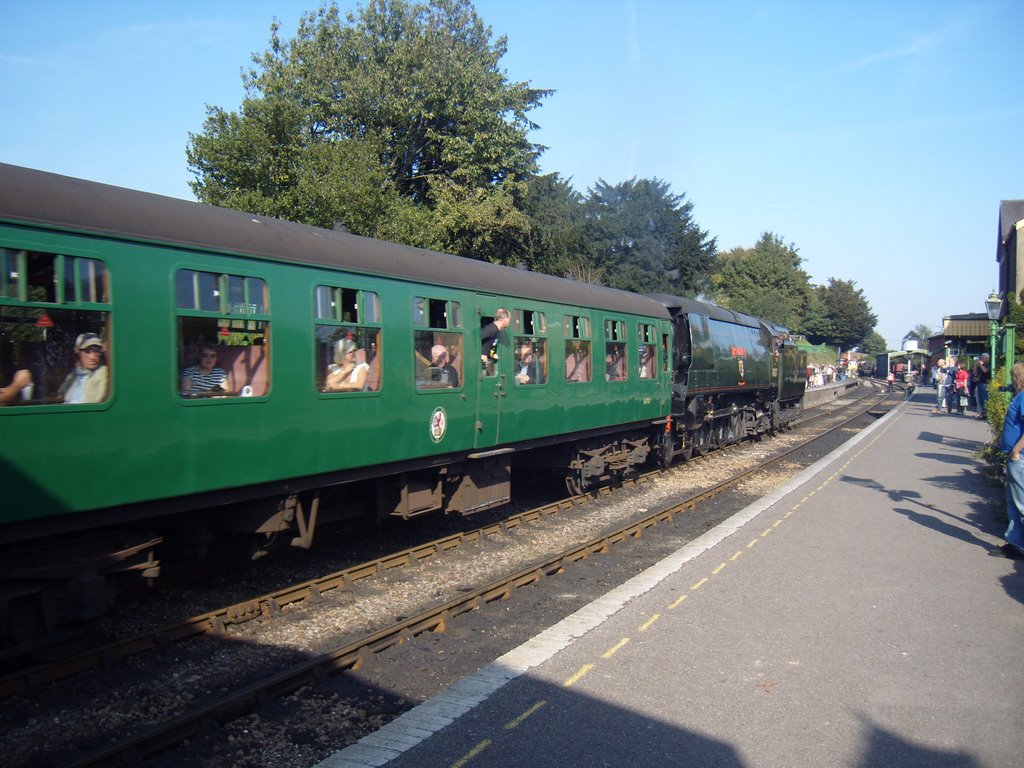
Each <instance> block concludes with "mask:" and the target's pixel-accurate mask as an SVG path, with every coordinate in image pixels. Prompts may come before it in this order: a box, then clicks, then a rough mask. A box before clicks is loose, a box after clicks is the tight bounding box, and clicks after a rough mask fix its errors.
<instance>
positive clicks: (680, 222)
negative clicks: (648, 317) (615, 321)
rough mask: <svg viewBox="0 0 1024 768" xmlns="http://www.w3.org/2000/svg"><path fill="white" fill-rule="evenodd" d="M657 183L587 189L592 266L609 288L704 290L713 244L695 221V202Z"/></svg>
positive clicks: (602, 184) (599, 185) (645, 181)
mask: <svg viewBox="0 0 1024 768" xmlns="http://www.w3.org/2000/svg"><path fill="white" fill-rule="evenodd" d="M685 197H686V196H685V195H675V194H672V192H671V191H670V188H669V185H668V184H667V183H666V182H663V181H661V180H659V179H640V180H639V181H638V180H637V179H636V178H633V179H630V180H629V181H625V182H622V183H620V184H616V185H611V184H608V183H607V182H605V181H604V180H603V179H599V180H598V182H597V184H596V185H595V186H594V187H593V188H592V189H590V190H589V194H588V197H587V200H586V205H585V207H586V217H587V218H586V233H587V238H588V240H589V241H590V243H591V248H592V252H591V253H592V256H591V258H592V260H593V261H592V266H593V268H594V269H595V270H597V271H598V273H599V274H600V275H601V279H602V281H603V282H604V283H605V284H606V285H609V286H611V287H613V288H621V289H623V290H628V291H637V292H640V293H651V292H667V293H674V294H690V295H693V294H696V293H698V292H700V291H702V290H703V289H704V288H705V286H706V279H707V274H708V272H709V271H710V267H711V264H712V262H713V260H714V255H715V239H714V238H708V233H707V232H706V231H703V230H701V229H700V228H699V227H698V226H697V224H696V223H695V222H694V220H693V203H692V202H687V201H685Z"/></svg>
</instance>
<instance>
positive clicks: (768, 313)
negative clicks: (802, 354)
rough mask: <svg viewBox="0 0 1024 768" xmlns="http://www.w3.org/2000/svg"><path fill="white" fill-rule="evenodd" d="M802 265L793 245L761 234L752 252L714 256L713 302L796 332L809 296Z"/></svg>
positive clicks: (745, 250) (810, 293) (809, 285)
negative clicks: (715, 257)
mask: <svg viewBox="0 0 1024 768" xmlns="http://www.w3.org/2000/svg"><path fill="white" fill-rule="evenodd" d="M802 262H803V260H802V259H801V258H800V256H799V255H798V253H797V249H796V247H795V246H794V245H793V244H790V245H788V246H787V245H785V244H784V242H783V240H782V238H781V237H779V236H778V235H775V234H773V233H771V232H764V233H763V234H762V235H761V239H760V240H758V241H757V243H756V244H755V245H754V247H753V248H733V249H732V250H731V251H729V252H728V253H720V254H718V257H717V259H716V262H715V272H714V274H713V275H712V278H711V280H712V283H713V285H714V292H713V295H714V298H715V300H716V301H717V302H718V303H719V304H720V305H721V306H723V307H728V308H729V309H734V310H736V311H737V312H745V313H747V314H750V315H756V316H757V317H763V318H765V319H767V320H771V321H773V322H775V323H780V324H782V325H784V326H786V327H788V328H790V329H797V328H800V327H801V324H802V323H803V318H804V315H805V314H806V312H807V308H808V305H809V303H810V302H811V296H812V289H811V283H810V277H809V276H808V274H807V273H806V272H804V270H803V269H801V268H800V264H801V263H802Z"/></svg>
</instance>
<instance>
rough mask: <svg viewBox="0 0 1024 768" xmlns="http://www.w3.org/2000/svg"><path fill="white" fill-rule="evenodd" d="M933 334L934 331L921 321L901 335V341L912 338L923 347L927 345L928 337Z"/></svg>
mask: <svg viewBox="0 0 1024 768" xmlns="http://www.w3.org/2000/svg"><path fill="white" fill-rule="evenodd" d="M934 335H935V332H934V331H933V330H932V329H931V328H929V327H928V326H927V325H924V324H923V323H918V324H917V325H915V326H914V327H913V328H912V329H911V330H909V331H907V332H906V334H905V335H904V336H903V341H910V340H914V341H916V342H918V344H919V345H920V346H921V347H922V348H923V347H926V346H927V345H928V339H930V338H931V337H932V336H934Z"/></svg>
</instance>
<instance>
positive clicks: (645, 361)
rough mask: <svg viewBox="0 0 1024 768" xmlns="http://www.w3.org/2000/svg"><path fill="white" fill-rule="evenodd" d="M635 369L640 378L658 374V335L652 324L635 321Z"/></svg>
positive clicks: (651, 377) (650, 377) (653, 376)
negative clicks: (636, 342)
mask: <svg viewBox="0 0 1024 768" xmlns="http://www.w3.org/2000/svg"><path fill="white" fill-rule="evenodd" d="M636 330H637V341H638V344H637V369H638V370H639V372H640V378H641V379H653V378H655V377H656V376H657V375H658V336H657V334H656V333H655V331H654V326H653V325H648V324H647V323H637V326H636Z"/></svg>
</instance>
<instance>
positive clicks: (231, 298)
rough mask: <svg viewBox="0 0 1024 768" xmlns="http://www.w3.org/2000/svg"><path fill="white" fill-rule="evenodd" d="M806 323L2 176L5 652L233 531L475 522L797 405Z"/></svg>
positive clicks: (737, 434) (140, 197) (57, 179)
mask: <svg viewBox="0 0 1024 768" xmlns="http://www.w3.org/2000/svg"><path fill="white" fill-rule="evenodd" d="M792 349H793V348H792V346H791V345H789V344H788V342H787V341H786V340H785V333H784V329H777V328H774V327H772V326H770V325H768V324H766V323H764V322H763V321H758V320H757V319H755V318H748V317H746V316H742V315H737V314H735V313H732V312H727V311H725V310H720V309H718V308H716V307H712V306H709V305H706V304H701V303H699V302H695V301H692V300H689V299H679V298H675V297H648V296H640V295H636V294H631V293H627V292H623V291H616V290H612V289H608V288H604V287H600V286H594V285H587V284H581V283H576V282H572V281H568V280H562V279H559V278H555V277H549V276H544V275H539V274H535V273H531V272H527V271H524V270H515V269H508V268H504V267H498V266H495V265H493V264H489V263H486V262H484V261H475V260H470V259H463V258H458V257H455V256H451V255H447V254H441V253H434V252H429V251H424V250H420V249H414V248H409V247H404V246H400V245H395V244H392V243H384V242H379V241H374V240H370V239H367V238H362V237H356V236H353V235H351V234H348V233H345V232H339V231H328V230H323V229H316V228H312V227H306V226H302V225H299V224H294V223H290V222H285V221H280V220H275V219H272V218H268V217H263V216H254V215H250V214H246V213H242V212H238V211H231V210H224V209H218V208H214V207H210V206H203V205H198V204H195V203H189V202H185V201H181V200H175V199H170V198H164V197H159V196H156V195H150V194H145V193H140V192H133V191H130V190H125V189H120V188H117V187H111V186H106V185H101V184H95V183H91V182H87V181H81V180H77V179H71V178H67V177H62V176H56V175H53V174H48V173H42V172H39V171H33V170H29V169H25V168H19V167H15V166H10V165H0V405H2V407H0V435H2V440H0V545H2V551H3V553H2V554H0V578H2V582H3V583H2V594H3V595H4V598H3V601H2V603H0V609H2V616H3V619H4V621H3V624H2V626H0V633H3V634H5V635H6V639H8V640H9V639H11V638H14V639H15V640H17V639H19V638H23V637H25V636H31V635H34V634H40V633H45V632H46V631H47V630H48V629H50V628H52V627H55V626H61V625H63V624H66V623H68V622H70V621H74V620H78V619H82V618H87V617H89V616H93V615H96V614H98V613H100V612H102V611H103V610H104V608H105V606H106V603H107V602H108V601H109V600H110V597H111V594H112V592H111V586H112V584H113V581H114V579H115V577H117V578H120V577H126V576H141V577H143V578H153V577H155V576H156V575H157V574H158V573H159V567H160V562H159V559H158V556H159V557H163V554H162V553H164V552H168V551H174V552H178V553H183V554H184V555H187V556H190V557H194V558H199V557H202V556H208V555H209V554H210V553H211V552H212V551H213V550H214V549H215V548H216V547H218V546H221V542H222V541H224V540H225V539H226V538H228V537H227V535H228V534H231V535H233V537H234V538H235V539H237V538H239V536H240V535H243V536H245V537H247V539H248V540H249V541H250V542H251V546H252V547H253V548H254V550H255V551H262V550H263V549H264V548H269V547H270V546H271V545H272V544H274V543H279V542H284V543H285V544H286V545H288V544H290V545H294V546H300V547H308V546H310V545H311V543H312V541H313V537H314V534H315V532H316V530H317V527H318V526H319V525H322V524H323V523H325V522H330V521H333V520H338V519H341V518H344V517H348V516H354V515H357V514H360V515H362V514H367V513H369V514H374V515H377V516H378V517H399V518H409V517H413V516H416V515H420V514H424V513H427V512H448V513H456V514H471V513H473V512H477V511H480V510H484V509H489V508H492V507H495V506H498V505H500V504H504V503H506V502H507V501H509V499H510V496H511V478H512V476H513V474H518V473H524V472H536V471H538V470H541V471H544V472H553V473H555V474H558V475H561V476H563V477H564V478H565V481H566V483H567V485H568V486H569V487H570V488H571V489H574V490H583V489H586V488H588V487H590V486H592V485H593V484H595V483H597V482H601V481H605V480H607V479H609V478H614V477H617V476H621V475H623V474H625V473H628V472H631V471H634V470H635V469H637V468H638V467H639V466H641V465H642V464H644V463H645V462H646V461H647V460H648V459H649V458H650V457H652V456H654V457H657V458H658V459H660V461H661V462H662V463H664V464H667V463H669V462H670V461H672V460H673V459H674V458H677V457H684V458H685V457H687V456H689V454H690V453H692V452H693V451H698V452H704V451H706V450H707V449H708V448H709V447H713V446H714V445H724V444H726V443H728V442H732V441H734V440H737V439H740V438H741V437H743V436H745V435H748V434H756V433H762V432H767V431H771V430H773V429H777V428H779V427H781V426H784V425H785V424H786V423H787V422H788V421H789V420H790V419H791V418H792V415H793V414H794V413H797V412H799V404H800V398H801V396H802V385H801V386H800V387H799V391H798V388H797V386H796V384H795V383H794V382H795V379H794V378H793V377H791V375H790V374H791V373H792V370H793V365H794V364H795V363H793V360H795V357H794V356H793V355H791V354H790V353H791V352H792Z"/></svg>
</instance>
